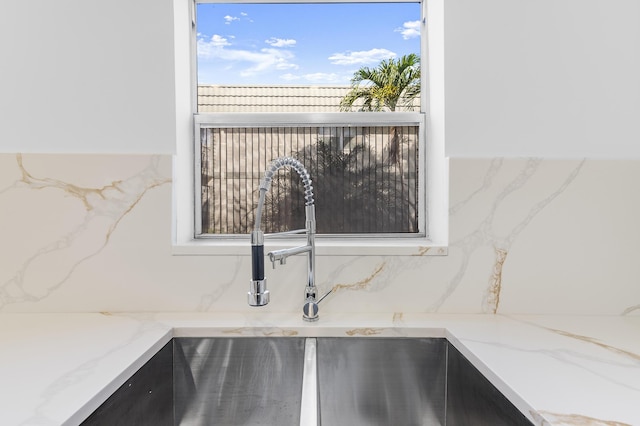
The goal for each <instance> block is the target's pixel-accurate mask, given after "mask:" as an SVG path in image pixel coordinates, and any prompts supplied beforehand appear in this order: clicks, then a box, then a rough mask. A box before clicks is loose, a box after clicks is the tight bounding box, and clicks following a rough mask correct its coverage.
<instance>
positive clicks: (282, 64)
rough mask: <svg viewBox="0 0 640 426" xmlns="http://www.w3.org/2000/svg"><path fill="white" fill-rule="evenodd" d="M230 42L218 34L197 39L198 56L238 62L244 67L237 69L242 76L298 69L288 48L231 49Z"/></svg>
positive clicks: (206, 58)
mask: <svg viewBox="0 0 640 426" xmlns="http://www.w3.org/2000/svg"><path fill="white" fill-rule="evenodd" d="M229 46H231V43H229V41H228V40H227V39H226V38H224V37H222V36H219V35H214V36H213V37H211V39H210V40H208V41H207V40H206V39H204V38H200V39H198V57H199V58H200V59H202V60H223V61H225V62H228V63H229V65H230V64H231V63H234V62H235V63H239V64H240V65H241V66H244V68H243V69H242V70H241V71H239V73H240V75H242V76H252V75H255V74H259V73H261V72H267V71H273V70H292V69H298V65H297V64H296V63H294V62H293V60H294V59H295V55H294V54H293V53H291V51H288V50H282V49H274V48H265V49H261V50H259V51H251V50H242V49H231V48H229Z"/></svg>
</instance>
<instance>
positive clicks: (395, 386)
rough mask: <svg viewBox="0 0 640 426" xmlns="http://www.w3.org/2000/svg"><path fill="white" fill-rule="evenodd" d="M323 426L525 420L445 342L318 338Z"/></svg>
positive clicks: (456, 425) (515, 424) (490, 425)
mask: <svg viewBox="0 0 640 426" xmlns="http://www.w3.org/2000/svg"><path fill="white" fill-rule="evenodd" d="M317 352H318V358H317V363H318V390H319V406H320V410H319V411H320V416H319V417H320V422H321V424H323V425H352V426H356V425H362V426H364V425H367V426H374V425H380V426H382V425H385V426H386V425H407V426H409V425H446V426H463V425H464V426H468V425H473V426H483V425H486V426H501V425H503V426H519V425H531V424H532V423H531V422H530V421H529V420H527V418H526V417H525V416H524V415H523V414H522V413H520V411H518V410H517V409H516V408H515V407H514V406H513V404H512V403H511V402H509V400H507V398H506V397H505V396H504V395H502V394H501V393H500V392H499V391H498V390H497V389H496V388H495V387H494V386H493V385H492V384H491V383H490V382H489V381H488V380H487V379H486V378H485V377H484V376H483V375H482V374H480V372H479V371H478V370H477V369H476V368H475V367H473V365H472V364H471V363H470V362H469V361H468V360H467V359H466V358H465V357H464V356H463V355H462V354H461V353H460V352H459V351H458V350H457V349H456V348H455V347H453V345H451V344H450V343H449V342H448V341H447V340H446V339H434V338H425V339H419V338H406V339H405V338H343V337H341V338H321V339H318V342H317Z"/></svg>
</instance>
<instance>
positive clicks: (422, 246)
mask: <svg viewBox="0 0 640 426" xmlns="http://www.w3.org/2000/svg"><path fill="white" fill-rule="evenodd" d="M304 244H305V240H304V238H297V239H288V240H282V239H278V240H277V241H269V240H268V239H266V240H265V251H271V250H279V249H283V248H288V247H295V246H299V245H304ZM315 246H316V256H446V255H447V254H448V247H447V246H446V245H443V244H434V242H432V241H430V240H428V239H426V238H416V239H410V240H409V239H376V240H371V239H350V240H346V239H341V240H338V239H331V240H322V239H316V242H315ZM172 254H173V255H175V256H193V255H208V256H242V255H246V256H249V255H250V254H251V250H250V243H249V238H248V236H247V238H246V239H244V238H243V239H237V240H224V241H223V240H217V241H215V240H211V239H209V240H207V239H202V240H196V239H193V240H190V241H185V242H181V243H176V244H174V245H173V248H172Z"/></svg>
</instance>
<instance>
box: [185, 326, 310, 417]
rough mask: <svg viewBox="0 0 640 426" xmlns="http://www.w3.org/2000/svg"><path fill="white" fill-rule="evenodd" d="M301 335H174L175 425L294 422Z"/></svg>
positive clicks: (299, 385) (299, 386)
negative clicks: (228, 336) (183, 336)
mask: <svg viewBox="0 0 640 426" xmlns="http://www.w3.org/2000/svg"><path fill="white" fill-rule="evenodd" d="M303 360H304V339H301V338H208V339H205V338H180V339H175V340H174V381H175V382H174V403H175V424H176V425H184V426H191V425H193V426H196V425H210V424H220V425H283V426H284V425H299V424H300V405H301V394H302V377H303V374H302V373H303Z"/></svg>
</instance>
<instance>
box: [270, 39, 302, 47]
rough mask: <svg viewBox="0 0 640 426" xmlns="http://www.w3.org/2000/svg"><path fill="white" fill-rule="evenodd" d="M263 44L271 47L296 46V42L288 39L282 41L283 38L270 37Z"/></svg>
mask: <svg viewBox="0 0 640 426" xmlns="http://www.w3.org/2000/svg"><path fill="white" fill-rule="evenodd" d="M264 42H265V43H267V44H268V45H270V46H273V47H292V46H295V45H296V41H295V40H293V39H290V38H289V39H283V38H276V37H271V38H270V39H268V40H265V41H264Z"/></svg>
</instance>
